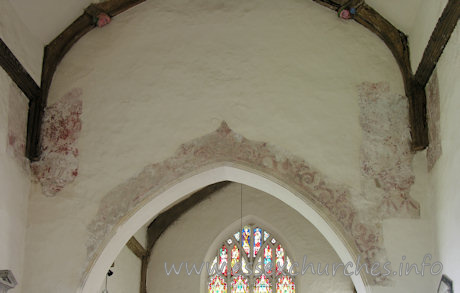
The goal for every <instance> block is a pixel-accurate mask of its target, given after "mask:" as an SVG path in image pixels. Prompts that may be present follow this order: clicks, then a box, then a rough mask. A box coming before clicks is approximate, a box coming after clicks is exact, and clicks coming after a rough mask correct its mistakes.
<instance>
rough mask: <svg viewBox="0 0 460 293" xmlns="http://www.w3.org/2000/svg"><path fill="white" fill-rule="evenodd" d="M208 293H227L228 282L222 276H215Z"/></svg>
mask: <svg viewBox="0 0 460 293" xmlns="http://www.w3.org/2000/svg"><path fill="white" fill-rule="evenodd" d="M208 293H227V283H225V280H224V279H223V278H222V277H220V276H214V277H213V278H212V279H211V281H210V282H209V285H208Z"/></svg>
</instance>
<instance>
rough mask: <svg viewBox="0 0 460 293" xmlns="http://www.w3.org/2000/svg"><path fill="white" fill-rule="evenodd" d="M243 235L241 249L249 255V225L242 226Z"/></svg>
mask: <svg viewBox="0 0 460 293" xmlns="http://www.w3.org/2000/svg"><path fill="white" fill-rule="evenodd" d="M241 234H242V236H243V249H244V252H246V254H247V255H248V256H249V252H250V250H251V245H250V243H251V236H250V235H251V228H249V226H244V228H243V232H242V233H241Z"/></svg>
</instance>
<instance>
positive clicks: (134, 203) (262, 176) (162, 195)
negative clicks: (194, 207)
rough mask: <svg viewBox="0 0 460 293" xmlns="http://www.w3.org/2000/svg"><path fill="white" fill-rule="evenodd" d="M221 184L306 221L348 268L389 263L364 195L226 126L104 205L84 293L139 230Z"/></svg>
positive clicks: (152, 168)
mask: <svg viewBox="0 0 460 293" xmlns="http://www.w3.org/2000/svg"><path fill="white" fill-rule="evenodd" d="M221 181H233V182H239V183H243V184H246V185H248V186H251V187H254V188H256V189H259V190H261V191H264V192H266V193H268V194H271V195H273V196H275V197H276V198H278V199H280V200H282V201H283V202H284V203H286V204H287V205H288V206H291V207H292V208H294V209H295V210H297V211H298V212H299V213H300V214H302V215H303V216H304V217H305V218H306V219H307V220H309V221H310V222H311V223H312V224H313V225H314V226H315V227H316V228H317V229H318V230H319V231H320V232H321V233H322V234H323V236H324V237H325V238H326V239H327V240H328V241H329V242H330V244H331V245H332V247H333V248H334V249H335V251H336V252H337V254H338V255H339V257H340V258H341V259H342V261H344V262H345V263H348V262H349V261H351V262H353V259H357V256H358V255H359V256H360V258H361V262H363V261H364V262H366V263H368V264H371V263H372V262H375V261H380V260H381V259H379V258H380V257H382V256H384V255H385V253H384V249H383V246H382V245H383V239H382V236H381V234H382V231H381V225H379V223H380V222H379V221H382V220H383V219H376V221H366V220H365V219H366V218H365V217H362V216H360V213H361V212H362V211H360V210H359V209H358V208H356V207H355V206H354V204H353V203H354V202H356V199H353V196H359V195H354V194H352V193H351V192H350V191H349V190H348V189H347V188H346V187H344V186H338V185H335V184H333V183H331V182H330V180H329V179H327V178H326V177H325V176H323V175H322V174H321V173H320V172H319V171H318V170H316V169H314V168H313V167H311V166H310V165H309V164H308V163H307V162H305V160H303V159H301V158H299V157H296V156H294V155H291V154H289V153H287V152H286V151H284V150H281V149H278V148H277V147H275V146H272V145H269V144H267V143H264V142H254V141H250V140H248V139H246V138H244V137H243V136H241V135H239V134H237V133H235V132H233V131H232V130H231V129H230V128H229V127H228V126H227V124H226V123H225V122H223V123H222V125H221V126H220V128H219V129H217V130H216V131H215V132H212V133H210V134H208V135H205V136H203V137H200V138H197V139H195V140H192V141H191V142H189V143H186V144H183V145H182V146H180V148H179V149H178V150H177V152H176V153H175V155H174V156H173V157H170V158H169V159H166V160H164V161H162V162H159V163H155V164H151V165H148V166H146V167H145V168H144V170H143V171H142V172H141V173H140V174H139V175H137V176H136V177H133V178H131V179H129V180H128V181H126V182H125V183H123V184H120V185H119V186H118V187H116V188H114V189H113V190H112V191H110V192H109V193H108V194H106V195H105V196H104V197H103V198H102V200H101V202H100V206H99V210H98V213H97V214H96V216H95V218H94V219H93V220H92V221H91V223H90V224H89V225H88V232H89V238H88V241H87V252H88V255H87V261H88V264H87V269H86V271H85V273H84V276H83V281H82V284H84V285H83V286H82V288H83V290H84V291H82V292H91V291H85V290H87V289H86V288H87V286H89V287H88V288H93V286H95V285H94V284H95V283H94V282H95V280H96V279H93V278H97V277H96V276H99V277H100V278H101V279H100V281H102V278H103V276H104V275H105V274H104V273H102V272H103V271H106V270H107V268H108V266H109V265H110V264H111V262H112V261H113V260H114V259H115V257H116V256H117V255H118V252H119V251H120V249H121V247H122V246H123V244H124V243H126V242H127V241H128V239H129V238H130V237H131V236H132V234H133V233H134V232H135V231H137V230H138V229H139V228H140V227H142V226H143V225H144V224H146V223H149V222H152V220H153V219H154V218H155V217H157V216H158V214H159V213H160V212H161V211H163V210H165V209H166V208H168V207H170V206H172V205H173V204H175V203H177V202H179V201H181V200H182V199H184V198H185V196H186V195H189V194H191V193H193V192H194V191H196V190H199V189H201V188H203V187H206V186H208V185H210V184H214V183H216V182H221ZM122 227H125V228H123V229H122ZM122 231H123V232H122ZM99 274H100V275H99ZM365 277H366V280H367V281H366V283H370V284H375V283H377V282H378V281H380V280H379V279H377V277H379V276H377V277H375V276H373V277H371V276H369V275H366V276H365ZM352 279H353V281H354V282H355V287H356V288H357V289H358V290H359V291H358V292H365V291H364V290H365V286H364V281H363V278H361V276H352ZM98 285H99V283H97V285H96V286H98Z"/></svg>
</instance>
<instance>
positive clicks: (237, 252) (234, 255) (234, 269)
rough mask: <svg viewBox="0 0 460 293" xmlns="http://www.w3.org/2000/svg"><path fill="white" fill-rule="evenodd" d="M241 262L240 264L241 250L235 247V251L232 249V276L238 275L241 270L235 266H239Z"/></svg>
mask: <svg viewBox="0 0 460 293" xmlns="http://www.w3.org/2000/svg"><path fill="white" fill-rule="evenodd" d="M239 262H240V250H239V249H238V247H237V246H236V245H235V246H233V249H232V266H231V268H232V275H233V273H238V271H239V269H237V267H235V265H236V264H238V263H239ZM240 266H241V265H240Z"/></svg>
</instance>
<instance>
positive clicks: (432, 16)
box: [405, 0, 447, 72]
mask: <svg viewBox="0 0 460 293" xmlns="http://www.w3.org/2000/svg"><path fill="white" fill-rule="evenodd" d="M446 4H447V0H441V1H432V0H426V1H420V5H419V6H418V7H417V15H416V18H415V21H414V23H413V25H412V29H411V30H410V31H408V32H405V33H407V34H409V47H410V57H411V58H410V59H411V64H412V71H413V72H416V70H417V67H418V65H419V63H420V61H421V60H422V56H423V52H424V51H425V48H426V45H427V44H428V41H429V40H430V37H431V33H432V32H433V30H434V28H435V26H436V23H437V22H438V19H439V17H440V16H441V14H442V11H443V10H444V7H445V6H446Z"/></svg>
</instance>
